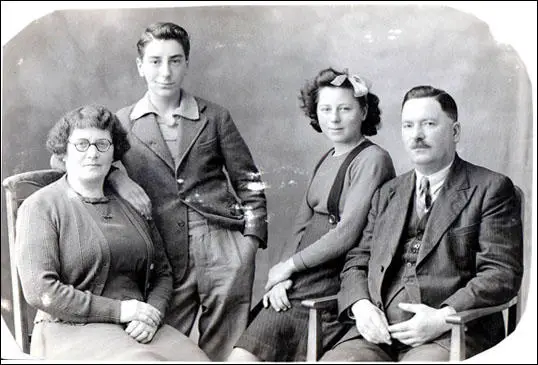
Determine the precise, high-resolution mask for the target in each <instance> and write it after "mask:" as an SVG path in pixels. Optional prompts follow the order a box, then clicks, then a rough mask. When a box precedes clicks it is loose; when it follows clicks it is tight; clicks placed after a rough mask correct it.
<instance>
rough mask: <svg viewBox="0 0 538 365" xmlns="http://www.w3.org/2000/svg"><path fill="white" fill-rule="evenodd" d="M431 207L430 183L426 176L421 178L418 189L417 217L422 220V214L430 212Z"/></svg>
mask: <svg viewBox="0 0 538 365" xmlns="http://www.w3.org/2000/svg"><path fill="white" fill-rule="evenodd" d="M431 206H432V197H431V195H430V181H429V180H428V178H427V177H426V176H423V177H422V179H421V180H420V185H419V187H418V206H417V208H418V209H417V213H418V216H419V217H420V218H422V217H423V216H424V214H426V213H427V212H428V211H429V210H430V208H431Z"/></svg>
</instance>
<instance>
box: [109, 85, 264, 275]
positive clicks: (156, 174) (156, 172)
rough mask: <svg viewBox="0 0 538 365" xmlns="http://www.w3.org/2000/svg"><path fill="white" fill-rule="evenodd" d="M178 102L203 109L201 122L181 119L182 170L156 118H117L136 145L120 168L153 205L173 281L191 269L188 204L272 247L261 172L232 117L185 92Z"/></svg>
mask: <svg viewBox="0 0 538 365" xmlns="http://www.w3.org/2000/svg"><path fill="white" fill-rule="evenodd" d="M181 95H182V100H181V103H182V104H183V103H187V104H188V105H190V106H191V107H192V106H194V107H197V108H198V113H196V114H198V115H199V118H198V119H187V118H183V125H182V133H183V138H182V143H181V145H180V149H181V150H180V151H179V153H178V156H180V157H179V160H177V163H174V160H173V158H172V155H171V153H170V151H169V149H168V147H167V145H166V142H165V141H164V139H163V137H162V134H161V132H160V129H159V126H158V124H157V121H156V119H155V115H154V114H152V113H148V114H145V115H142V116H140V117H139V118H135V119H133V118H131V111H132V109H133V107H134V105H131V106H128V107H125V108H123V109H121V110H120V111H118V112H117V113H116V114H117V116H118V118H119V120H120V121H121V123H122V125H123V127H124V128H125V129H126V130H127V131H128V139H129V142H130V144H131V148H130V150H129V151H127V153H126V154H125V155H124V157H123V158H122V163H123V165H124V166H125V168H126V170H127V173H128V174H129V177H130V178H131V179H133V180H134V181H135V182H136V183H138V184H139V185H140V186H141V187H142V188H143V189H144V190H145V191H146V193H147V194H148V196H149V197H150V199H151V201H152V206H153V218H154V219H155V222H156V225H157V227H158V229H159V231H160V233H161V235H162V237H163V241H164V243H165V247H166V249H167V253H168V255H169V258H170V262H171V263H172V266H173V267H174V272H175V277H176V279H177V278H180V277H182V276H183V274H184V272H185V269H186V267H187V262H188V261H187V260H188V229H187V210H186V205H188V206H190V207H192V208H194V209H196V210H197V211H198V212H200V213H201V214H203V215H204V216H205V217H206V218H207V219H208V220H209V221H210V222H213V223H216V224H218V225H220V226H222V227H225V228H228V229H232V230H239V231H241V232H243V234H244V235H254V236H256V237H258V238H259V239H260V241H261V244H260V247H262V248H264V247H265V246H266V242H267V222H266V215H267V212H266V199H265V194H264V190H263V188H262V183H261V179H260V173H259V171H258V169H257V168H256V166H255V164H254V161H253V159H252V155H251V153H250V151H249V149H248V147H247V145H246V143H245V142H244V140H243V138H242V137H241V135H240V134H239V131H238V130H237V127H236V126H235V124H234V122H233V120H232V118H231V116H230V113H229V112H228V111H227V110H226V109H224V108H222V107H220V106H219V105H216V104H213V103H210V102H208V101H206V100H203V99H200V98H198V97H194V96H192V95H190V94H189V93H187V92H185V91H184V90H182V92H181ZM223 170H226V173H225V172H224V171H223ZM226 175H228V176H226ZM228 178H229V181H230V183H231V186H230V183H229V182H228Z"/></svg>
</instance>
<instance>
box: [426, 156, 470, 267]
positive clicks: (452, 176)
mask: <svg viewBox="0 0 538 365" xmlns="http://www.w3.org/2000/svg"><path fill="white" fill-rule="evenodd" d="M469 188H470V186H469V179H468V177H467V171H466V168H465V162H464V161H462V160H461V159H460V158H459V157H458V155H456V157H455V160H454V164H453V166H452V168H451V171H450V172H449V174H448V176H447V177H446V180H445V183H444V186H443V187H442V188H441V191H440V192H439V196H438V197H437V199H436V200H435V203H434V204H433V206H432V210H431V212H430V217H429V218H428V223H427V224H426V228H425V230H424V235H423V237H422V244H421V247H420V250H419V253H418V258H417V266H418V265H420V263H421V261H423V260H424V258H425V257H426V256H428V254H429V253H430V252H431V251H432V250H433V248H434V247H435V246H436V245H437V244H438V243H439V241H440V239H441V237H442V236H443V235H444V234H445V232H446V231H447V229H448V228H449V227H450V225H451V224H452V222H454V220H455V219H456V218H457V217H458V215H459V214H460V213H461V211H462V209H463V208H464V207H465V206H466V205H467V202H468V201H469V198H470V197H471V189H469Z"/></svg>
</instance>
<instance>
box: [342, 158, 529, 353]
mask: <svg viewBox="0 0 538 365" xmlns="http://www.w3.org/2000/svg"><path fill="white" fill-rule="evenodd" d="M414 187H415V173H414V172H413V171H411V172H408V173H406V174H404V175H402V176H399V177H396V178H395V179H393V180H391V181H389V182H388V183H386V184H385V185H383V186H382V187H381V188H380V189H379V190H378V191H377V192H376V194H375V195H374V197H373V199H372V204H371V209H370V212H369V217H368V224H367V227H366V229H365V231H364V234H363V238H362V239H361V241H360V243H359V244H358V245H357V246H356V247H354V248H353V249H352V250H351V251H350V252H349V253H348V256H347V260H346V264H345V266H344V269H343V271H342V274H341V275H342V284H341V290H340V292H339V297H338V302H339V312H340V318H341V319H342V320H344V318H345V317H347V314H346V313H347V309H348V308H349V307H350V306H351V305H352V304H353V303H355V302H356V301H358V300H359V299H369V300H370V301H371V302H372V303H374V304H375V305H377V306H378V307H379V308H381V309H383V308H384V305H385V304H386V303H383V299H382V288H383V286H384V285H386V281H388V280H391V277H389V276H388V275H386V274H387V272H389V271H391V270H388V269H389V268H390V266H391V264H392V263H393V261H395V260H394V255H395V253H396V252H397V247H398V245H399V244H400V242H401V240H402V234H403V232H404V230H405V225H406V215H407V213H408V211H409V209H408V208H409V206H410V205H411V204H412V203H413V201H412V199H414V190H415V188H414ZM520 209H521V207H520V203H519V200H518V199H517V195H516V192H515V188H514V186H513V184H512V182H511V180H510V179H509V178H508V177H506V176H503V175H501V174H498V173H496V172H493V171H490V170H488V169H486V168H483V167H480V166H476V165H473V164H471V163H469V162H466V161H464V160H462V159H460V158H459V156H458V155H457V154H456V156H455V160H454V163H453V165H452V167H451V169H450V172H449V174H448V176H447V178H446V180H445V182H444V185H443V187H442V189H441V191H440V193H439V196H438V197H437V199H436V201H435V203H434V204H433V206H432V210H431V212H430V217H429V219H428V223H427V225H426V227H425V230H424V232H423V237H422V244H421V247H420V250H419V253H418V259H417V262H416V274H417V278H418V283H419V287H420V296H421V302H422V303H423V304H426V305H428V306H431V307H434V308H440V307H442V306H445V305H449V306H452V307H453V308H454V309H455V310H456V311H462V310H466V309H471V308H476V307H483V306H492V305H498V304H502V303H504V302H507V301H508V300H510V299H511V298H512V297H514V296H515V295H517V292H518V290H519V287H520V284H521V278H522V270H523V242H522V223H521V215H520V211H521V210H520ZM389 227H390V229H389ZM503 328H504V327H503V322H502V315H501V314H500V313H497V314H495V315H491V316H489V317H487V318H484V319H481V320H479V321H475V322H472V323H470V324H469V325H468V331H467V335H468V336H467V337H468V338H470V339H469V342H468V345H469V347H470V348H471V349H476V351H482V350H484V349H486V348H488V347H491V346H492V345H494V344H495V343H497V342H498V341H500V340H501V339H502V338H503V335H502V332H501V331H502V330H503ZM357 335H358V331H357V330H356V328H355V326H353V330H352V331H350V332H349V333H348V334H347V335H346V337H345V338H344V339H343V340H345V339H349V338H352V337H354V336H357ZM449 341H450V337H449V334H448V333H446V334H445V335H443V336H441V337H440V338H438V339H437V340H436V342H437V343H439V344H441V345H443V346H445V347H448V346H449Z"/></svg>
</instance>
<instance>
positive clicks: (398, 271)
mask: <svg viewBox="0 0 538 365" xmlns="http://www.w3.org/2000/svg"><path fill="white" fill-rule="evenodd" d="M412 202H413V203H412V204H410V206H409V211H408V214H407V221H406V228H405V229H404V235H403V236H402V239H401V242H400V244H399V247H398V251H397V254H396V258H395V261H394V262H393V265H391V271H390V272H389V273H388V275H389V277H387V278H386V279H385V280H386V281H385V282H386V283H388V285H387V288H386V290H385V291H384V295H383V303H384V306H385V314H386V316H387V320H388V322H389V324H393V323H398V322H402V321H405V320H408V319H410V318H411V317H413V313H411V312H406V311H404V310H402V309H400V308H399V307H398V303H401V302H406V303H417V304H418V303H420V302H421V299H420V287H419V284H418V279H417V275H416V262H417V258H418V252H419V250H420V246H421V245H422V235H423V234H424V230H425V228H426V223H427V222H428V218H429V217H430V212H431V209H430V211H428V213H426V214H424V216H423V217H422V218H419V217H418V215H417V213H416V209H415V203H414V199H412Z"/></svg>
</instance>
